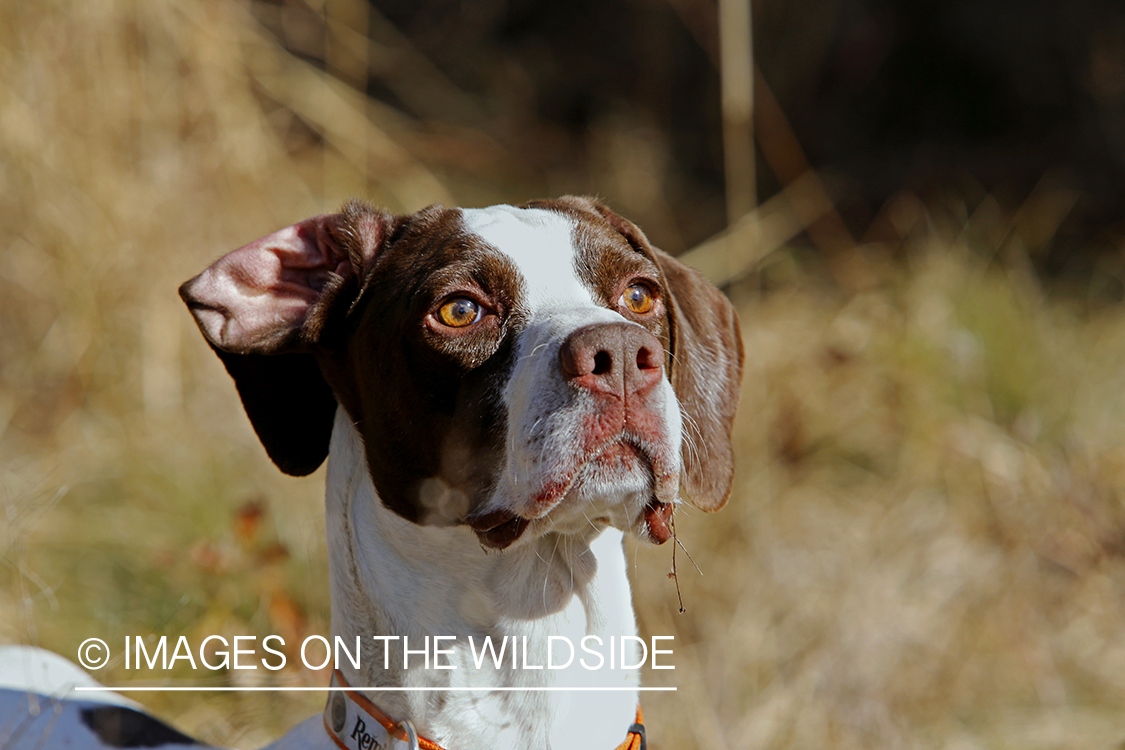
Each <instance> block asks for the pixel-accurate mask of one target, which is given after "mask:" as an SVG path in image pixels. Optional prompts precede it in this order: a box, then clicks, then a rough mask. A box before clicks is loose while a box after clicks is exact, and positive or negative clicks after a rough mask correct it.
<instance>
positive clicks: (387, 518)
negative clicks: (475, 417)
mask: <svg viewBox="0 0 1125 750" xmlns="http://www.w3.org/2000/svg"><path fill="white" fill-rule="evenodd" d="M327 526H328V537H329V539H330V540H332V544H330V545H329V546H330V552H329V567H330V571H331V581H332V631H333V635H338V636H341V637H343V638H344V639H345V640H346V641H347V642H348V643H351V642H353V641H354V638H355V636H356V635H360V636H362V637H363V638H364V639H365V641H364V643H365V645H366V646H369V647H370V648H368V649H366V650H365V652H364V654H363V659H362V662H361V668H362V671H360V672H357V671H356V670H354V669H351V665H350V664H348V663H347V662H346V660H345V662H344V665H343V666H344V667H345V669H344V676H345V678H346V679H347V680H348V681H349V682H350V683H351V684H353V685H356V686H374V685H403V686H414V687H423V686H440V687H445V686H489V687H495V686H510V687H535V686H551V685H555V686H562V685H568V686H583V687H592V686H615V687H636V685H637V684H638V676H637V674H636V672H629V671H624V672H623V671H621V670H610V669H608V668H607V669H602V670H596V671H589V670H586V669H583V668H581V666H580V664H579V663H578V661H577V659H576V660H575V662H574V663H573V664H572V665H571V668H569V669H566V670H547V669H542V670H532V669H526V670H525V669H522V668H517V669H511V668H510V667H511V662H510V661H509V660H508V659H506V660H505V662H504V666H503V668H501V669H500V670H496V669H495V668H494V666H493V665H492V663H491V662H488V663H486V664H485V665H484V667H485V668H482V669H481V670H477V669H476V668H475V665H474V664H473V660H472V655H471V653H470V652H469V648H468V640H467V638H468V636H470V635H473V636H475V637H476V638H477V642H478V643H479V642H480V639H481V638H483V637H484V636H485V635H491V636H492V638H493V641H494V642H496V643H499V642H500V640H501V639H502V638H504V637H505V636H515V637H517V638H522V636H528V642H529V643H530V644H535V645H536V646H539V647H544V646H545V644H546V642H547V636H549V635H558V636H566V637H568V638H570V640H571V641H572V642H574V643H575V644H578V643H579V642H580V641H581V639H582V637H583V636H586V635H598V636H600V637H601V638H602V639H603V641H605V642H606V643H608V640H607V639H608V638H609V637H610V636H616V637H617V638H620V636H622V635H635V633H636V626H635V624H634V620H633V611H632V605H631V598H630V594H629V581H628V578H627V577H626V574H625V559H624V552H623V550H622V545H621V536H622V535H621V532H619V531H616V530H613V529H609V530H606V531H604V532H600V530H599V529H595V528H593V527H589V528H587V529H586V530H584V531H583V532H581V533H578V534H574V535H568V536H566V537H564V536H561V535H557V534H546V535H544V536H542V537H539V538H537V539H535V540H533V541H532V542H531V543H529V544H525V545H521V546H519V547H518V548H515V549H512V550H509V551H506V552H504V553H491V554H485V553H483V551H482V550H481V546H480V543H479V542H478V541H477V538H476V536H475V535H474V534H473V533H472V532H471V531H470V530H469V529H468V528H466V527H452V528H450V527H431V526H419V525H417V524H412V523H410V522H408V521H405V520H403V519H402V518H400V517H399V516H397V515H395V514H394V513H393V512H391V511H389V510H387V508H386V507H385V506H384V505H383V504H382V503H381V502H379V500H378V498H377V496H376V494H375V488H374V487H373V485H372V484H371V479H370V477H369V475H368V473H367V466H366V462H365V461H364V459H363V448H362V443H361V440H360V437H359V435H358V433H357V432H356V431H355V429H354V428H353V427H352V425H351V423H350V422H349V420H348V419H347V418H346V416H344V415H343V411H342V410H341V411H340V412H338V413H337V418H336V424H335V427H334V428H333V433H332V447H331V450H330V452H329V459H328V491H327ZM371 635H397V636H409V637H410V638H411V641H412V645H414V644H420V643H421V639H422V638H423V637H424V636H427V635H430V636H433V635H451V636H457V640H456V641H454V642H450V643H448V644H446V645H447V646H449V647H452V648H453V649H454V651H455V654H454V655H453V656H452V658H451V659H450V663H452V664H454V665H456V666H457V669H455V670H438V669H433V668H431V669H429V670H426V669H421V668H415V667H414V666H413V665H412V666H411V669H409V670H407V671H405V672H404V671H403V670H402V669H401V668H400V667H401V663H396V662H400V660H401V651H400V650H398V649H399V648H400V647H399V646H397V644H396V645H392V647H391V649H392V650H391V659H390V662H391V669H390V670H384V669H383V665H384V654H383V650H382V646H381V643H378V642H376V641H374V640H370V636H371ZM415 639H417V640H415ZM544 659H545V654H544V653H543V651H541V650H540V651H537V652H535V653H533V654H532V655H531V656H530V657H529V663H530V664H543V663H544ZM631 661H632V662H633V663H635V662H636V659H635V658H632V657H631ZM431 666H432V665H431ZM370 697H371V698H372V700H373V701H374V702H375V703H376V704H377V705H379V706H380V707H381V708H383V710H384V711H386V712H387V713H388V714H390V715H391V716H395V717H410V718H411V719H412V720H413V721H414V722H415V724H417V726H418V728H419V730H420V731H421V732H422V733H423V734H424V735H426V736H428V737H430V738H432V739H434V740H435V741H437V742H438V743H439V744H443V745H446V746H449V747H451V748H456V750H475V749H476V748H480V749H481V750H485V749H489V748H491V749H495V750H503V749H505V748H512V749H513V750H515V748H526V747H541V748H552V747H553V748H559V749H562V748H585V747H590V748H597V747H604V748H613V747H616V746H617V745H618V744H619V743H620V742H621V741H622V740H624V738H625V731H626V730H627V728H628V726H629V724H631V723H632V720H633V713H634V712H635V710H636V705H637V693H636V692H634V691H620V692H591V691H586V692H506V693H477V692H450V693H445V694H443V695H442V697H441V700H440V701H439V700H438V698H437V696H436V695H435V694H433V693H422V692H411V693H393V692H390V693H383V692H380V693H375V694H372V695H371V696H370Z"/></svg>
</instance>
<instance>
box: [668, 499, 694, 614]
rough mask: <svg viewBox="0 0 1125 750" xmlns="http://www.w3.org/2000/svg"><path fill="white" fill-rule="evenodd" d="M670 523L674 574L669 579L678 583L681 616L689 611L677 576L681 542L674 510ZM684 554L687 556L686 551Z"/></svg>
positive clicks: (689, 556)
mask: <svg viewBox="0 0 1125 750" xmlns="http://www.w3.org/2000/svg"><path fill="white" fill-rule="evenodd" d="M668 522H669V523H670V524H671V525H672V572H671V573H669V574H668V577H669V578H671V579H672V580H673V581H675V582H676V598H677V599H679V600H680V614H681V615H682V614H683V613H685V612H687V610H686V609H685V608H684V597H683V595H682V594H681V593H680V577H679V576H678V575H677V574H676V547H679V546H681V545H680V540H679V539H677V538H676V511H675V510H674V509H673V511H672V515H670V516H669V517H668ZM684 554H685V555H687V550H686V549H685V550H684ZM688 559H689V560H691V555H688ZM691 564H692V565H695V561H694V560H692V562H691ZM696 570H699V567H698V566H696Z"/></svg>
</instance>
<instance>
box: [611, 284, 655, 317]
mask: <svg viewBox="0 0 1125 750" xmlns="http://www.w3.org/2000/svg"><path fill="white" fill-rule="evenodd" d="M620 302H621V304H622V305H624V306H625V307H626V308H627V309H628V310H629V311H630V312H633V313H636V314H637V315H644V314H646V313H648V312H649V311H651V310H652V306H653V305H654V304H655V302H656V299H655V297H654V296H653V293H652V290H651V289H649V287H648V285H647V284H642V283H640V282H637V283H634V284H630V285H629V286H628V287H626V289H625V292H624V294H622V295H621V300H620Z"/></svg>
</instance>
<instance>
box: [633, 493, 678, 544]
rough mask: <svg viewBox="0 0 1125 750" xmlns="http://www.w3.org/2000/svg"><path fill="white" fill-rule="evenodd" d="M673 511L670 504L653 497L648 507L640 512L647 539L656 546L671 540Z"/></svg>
mask: <svg viewBox="0 0 1125 750" xmlns="http://www.w3.org/2000/svg"><path fill="white" fill-rule="evenodd" d="M674 509H675V507H674V506H673V505H672V503H665V502H662V501H660V500H657V499H656V498H655V497H654V498H653V499H652V500H649V502H648V505H646V506H645V509H644V510H643V511H642V512H641V516H642V518H644V528H645V530H646V531H647V532H648V537H649V539H651V540H652V541H653V542H655V543H656V544H664V542H666V541H668V540H669V539H671V538H672V512H673V510H674Z"/></svg>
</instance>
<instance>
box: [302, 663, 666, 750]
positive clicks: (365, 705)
mask: <svg viewBox="0 0 1125 750" xmlns="http://www.w3.org/2000/svg"><path fill="white" fill-rule="evenodd" d="M332 687H342V688H343V690H334V691H332V692H331V693H330V694H329V695H328V705H326V706H325V707H324V729H325V730H326V731H327V732H328V736H329V737H331V738H332V741H333V742H335V743H336V746H337V747H339V748H341V750H391V748H396V747H399V746H400V745H398V744H396V742H395V741H396V740H397V741H398V742H401V743H407V742H409V739H408V734H407V732H408V730H407V726H406V722H398V721H395V720H394V719H392V718H391V717H390V716H387V714H385V713H383V711H382V710H381V709H380V708H379V707H378V706H376V705H375V704H374V703H372V702H371V701H370V700H368V698H367V696H365V695H363V694H362V693H359V692H356V691H355V690H352V688H351V685H349V684H348V682H347V680H345V679H344V676H343V675H342V674H340V670H335V671H333V673H332ZM368 719H373V720H374V721H373V722H372V723H371V726H368ZM409 731H411V732H413V725H411V726H410V729H409ZM417 740H418V747H419V748H421V750H444V748H442V746H441V745H439V744H437V743H436V742H434V741H433V740H428V739H426V738H425V737H418V738H417ZM407 746H408V747H409V745H407ZM614 750H645V727H644V716H643V715H642V714H641V707H640V706H637V721H636V723H634V724H633V725H632V726H630V727H629V734H628V736H627V737H626V738H625V741H624V742H622V743H621V744H620V745H618V746H617V747H616V748H615V749H614Z"/></svg>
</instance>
